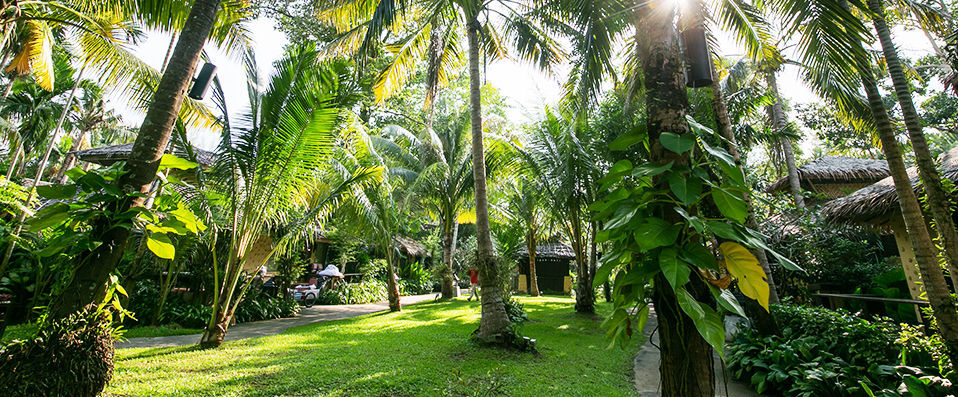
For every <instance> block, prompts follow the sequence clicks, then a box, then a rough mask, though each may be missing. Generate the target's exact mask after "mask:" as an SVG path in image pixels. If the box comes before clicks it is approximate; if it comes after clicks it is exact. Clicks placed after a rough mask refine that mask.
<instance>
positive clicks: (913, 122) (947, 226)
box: [868, 0, 958, 287]
mask: <svg viewBox="0 0 958 397" xmlns="http://www.w3.org/2000/svg"><path fill="white" fill-rule="evenodd" d="M868 8H869V9H870V10H871V12H872V13H873V14H872V15H873V17H872V21H873V23H874V25H875V30H876V31H877V33H878V39H879V40H880V41H881V46H882V52H883V53H884V55H885V64H886V65H888V73H889V74H890V75H891V79H892V82H893V83H894V86H895V95H896V96H897V97H898V103H899V104H900V105H901V112H902V115H903V116H904V118H905V129H907V130H908V138H909V139H910V140H911V147H912V150H914V151H915V165H916V166H917V167H918V175H919V176H920V177H921V184H922V187H923V188H924V190H925V195H926V196H927V197H928V200H926V202H927V204H928V208H929V209H930V210H931V214H932V218H933V219H934V221H935V226H936V229H937V230H936V231H937V235H938V238H939V239H940V240H941V243H942V244H941V245H942V246H943V247H944V254H945V258H947V260H948V265H949V266H948V271H949V273H951V274H952V277H953V278H954V277H958V272H956V269H958V234H956V233H955V221H954V219H953V218H952V216H951V209H950V202H949V199H948V195H947V194H945V190H944V188H942V185H941V175H940V174H939V173H938V169H937V167H936V166H935V158H934V157H932V155H931V151H930V150H929V149H928V141H927V140H926V139H925V134H924V132H923V128H922V123H921V118H919V116H918V112H917V111H916V110H915V103H914V101H913V100H912V97H911V88H909V86H908V78H907V77H905V72H904V70H903V68H902V66H901V61H900V60H899V59H898V51H897V50H896V49H895V43H894V42H893V41H892V38H891V32H890V31H889V30H888V25H887V23H886V22H885V19H884V9H883V6H882V2H881V0H869V1H868ZM956 287H958V285H956Z"/></svg>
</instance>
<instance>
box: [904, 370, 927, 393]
mask: <svg viewBox="0 0 958 397" xmlns="http://www.w3.org/2000/svg"><path fill="white" fill-rule="evenodd" d="M902 382H904V383H905V387H907V388H908V393H909V394H911V396H912V397H928V388H927V387H925V384H924V383H922V382H921V379H918V378H916V377H915V376H913V375H905V377H904V378H902Z"/></svg>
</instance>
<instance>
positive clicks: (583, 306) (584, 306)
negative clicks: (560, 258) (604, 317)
mask: <svg viewBox="0 0 958 397" xmlns="http://www.w3.org/2000/svg"><path fill="white" fill-rule="evenodd" d="M573 211H575V210H573ZM571 240H572V249H573V250H574V251H575V262H576V265H577V266H576V287H575V311H576V313H585V314H592V313H595V293H594V292H593V290H592V273H591V272H590V271H589V258H588V256H587V255H586V242H585V230H582V220H581V219H580V218H579V216H578V214H573V216H572V239H571Z"/></svg>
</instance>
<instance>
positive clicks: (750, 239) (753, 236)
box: [743, 228, 805, 272]
mask: <svg viewBox="0 0 958 397" xmlns="http://www.w3.org/2000/svg"><path fill="white" fill-rule="evenodd" d="M743 237H744V241H745V243H746V244H748V245H751V246H752V247H755V248H756V249H762V250H765V251H766V252H768V253H771V254H772V256H774V257H775V258H776V259H778V262H779V263H780V264H781V265H782V266H784V267H785V268H786V269H788V270H797V271H802V272H804V271H805V270H804V269H802V268H801V267H799V266H798V265H796V264H795V262H792V260H791V259H789V258H788V257H786V256H784V255H782V254H780V253H778V251H775V250H773V249H772V248H771V247H769V246H768V244H765V239H766V237H765V236H764V235H762V233H759V232H757V231H755V230H752V229H749V228H745V233H743Z"/></svg>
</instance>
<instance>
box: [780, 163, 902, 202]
mask: <svg viewBox="0 0 958 397" xmlns="http://www.w3.org/2000/svg"><path fill="white" fill-rule="evenodd" d="M889 175H891V173H890V172H889V170H888V163H886V162H885V160H871V159H859V158H854V157H844V156H825V157H822V158H820V159H818V160H815V161H812V162H810V163H808V164H805V165H803V166H801V167H798V178H799V181H800V182H801V185H802V189H803V190H807V191H810V192H814V193H819V194H824V195H826V196H828V197H831V198H835V197H842V196H844V195H846V194H848V193H850V192H853V191H856V190H858V189H861V188H863V187H865V186H868V185H870V184H872V183H875V182H876V181H878V180H881V179H882V178H885V177H887V176H889ZM788 190H789V185H788V177H783V178H780V179H779V180H777V181H775V182H774V183H772V184H771V185H769V186H768V187H767V188H765V191H766V192H768V193H775V192H787V191H788Z"/></svg>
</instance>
